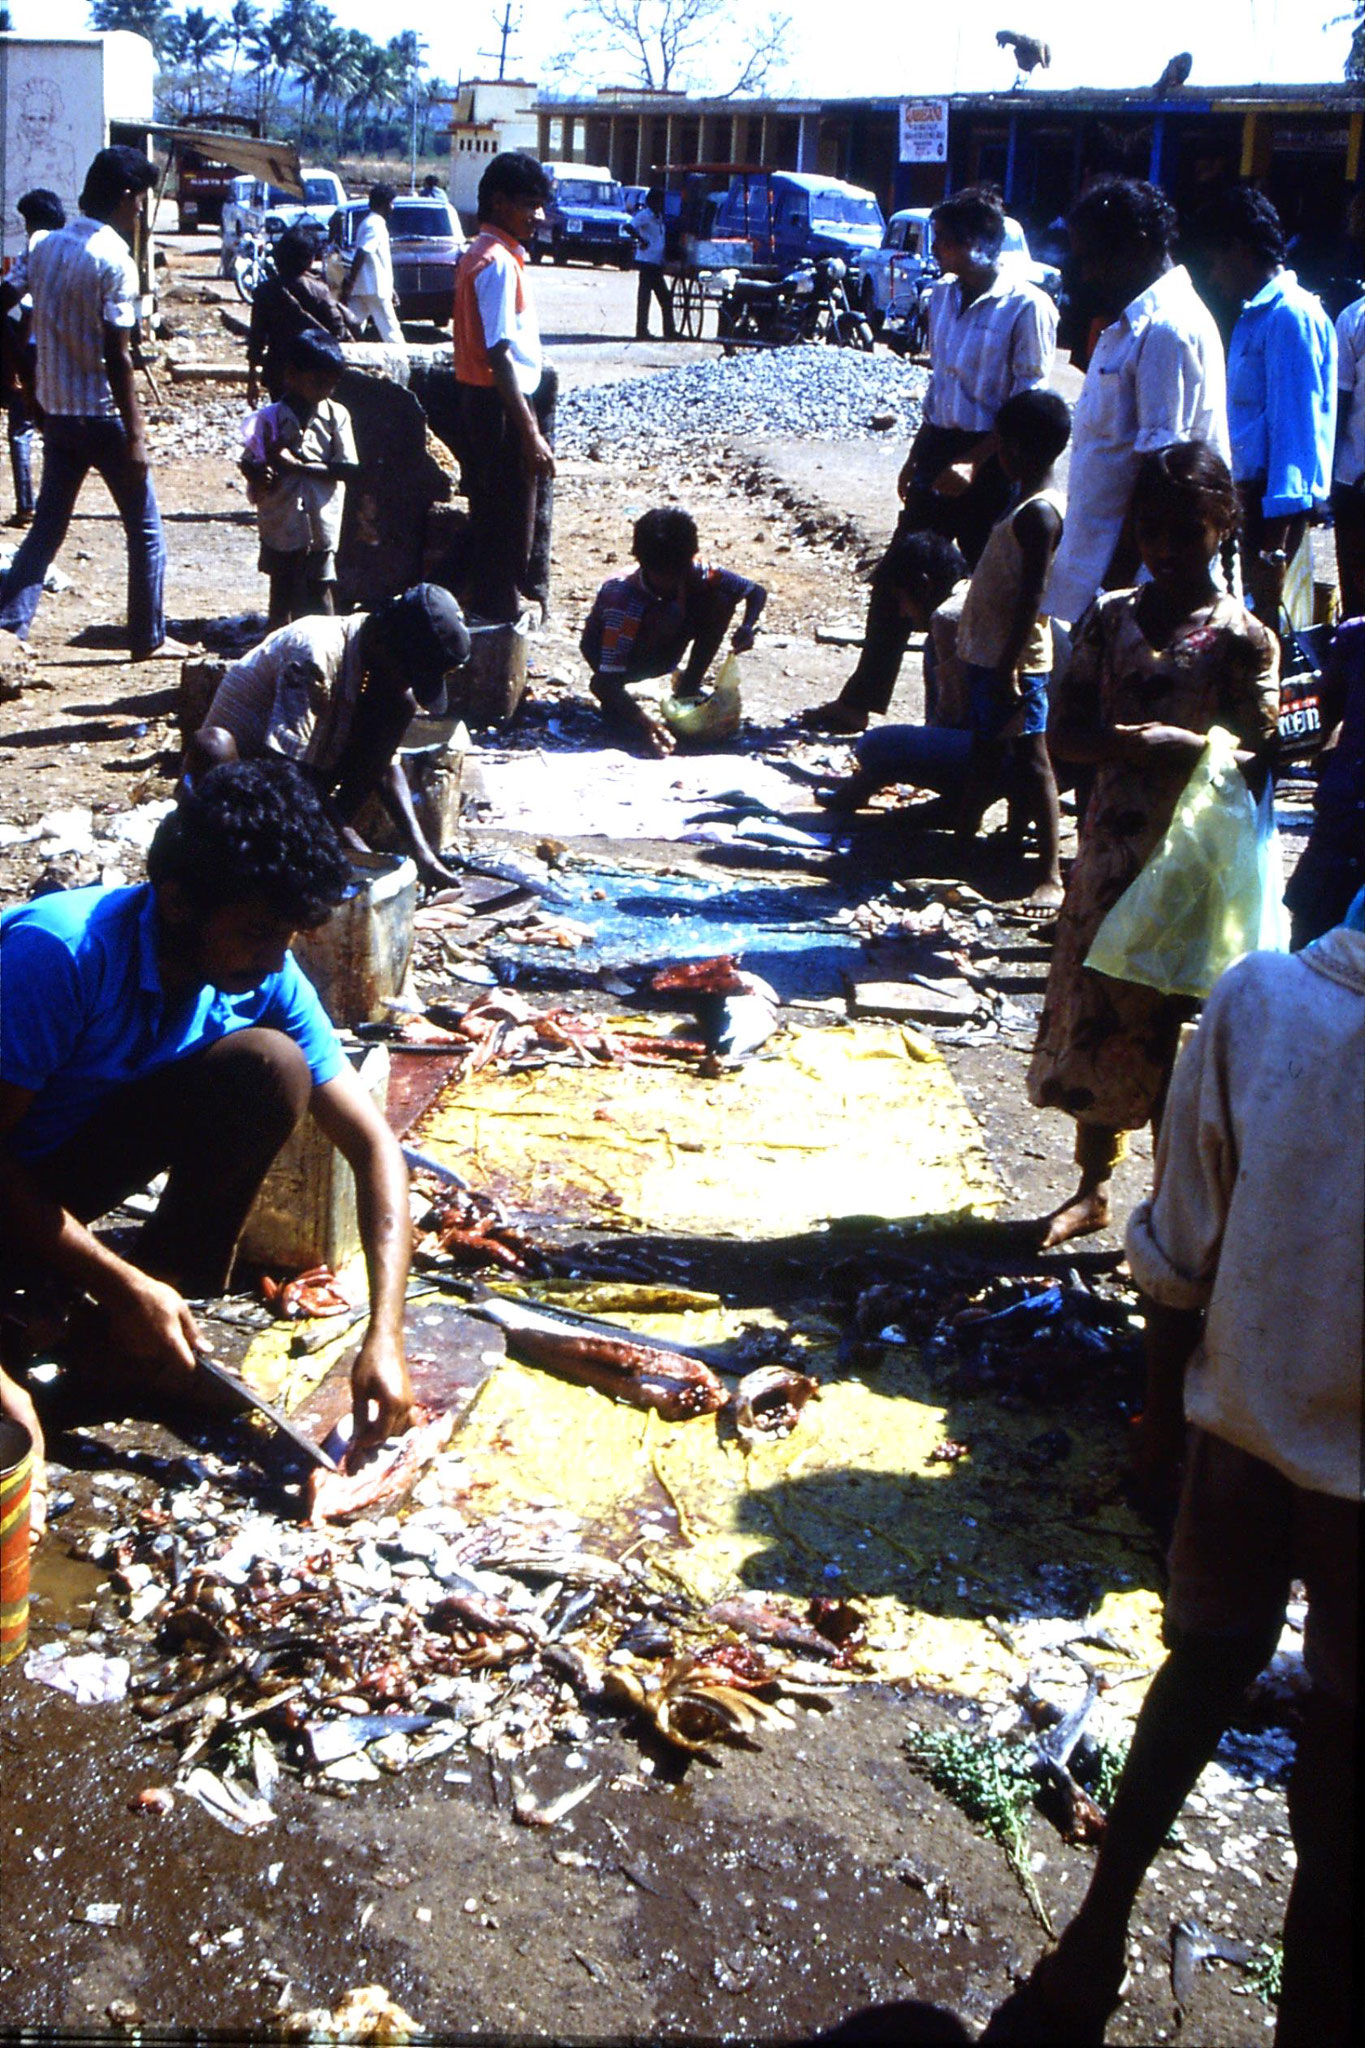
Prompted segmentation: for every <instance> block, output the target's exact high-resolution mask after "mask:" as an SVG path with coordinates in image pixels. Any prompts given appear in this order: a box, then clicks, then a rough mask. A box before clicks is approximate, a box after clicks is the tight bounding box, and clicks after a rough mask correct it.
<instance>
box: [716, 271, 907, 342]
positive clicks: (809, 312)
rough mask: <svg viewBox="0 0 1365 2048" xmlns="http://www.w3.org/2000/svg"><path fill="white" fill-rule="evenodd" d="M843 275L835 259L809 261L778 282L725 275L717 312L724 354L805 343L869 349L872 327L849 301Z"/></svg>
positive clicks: (843, 272) (845, 272)
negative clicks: (738, 350)
mask: <svg viewBox="0 0 1365 2048" xmlns="http://www.w3.org/2000/svg"><path fill="white" fill-rule="evenodd" d="M847 274H848V266H847V264H845V263H844V262H843V261H842V259H841V258H840V257H837V256H825V257H822V258H821V259H820V261H819V262H811V261H810V260H809V259H807V260H806V261H805V262H802V263H798V264H797V265H796V268H795V269H794V270H791V271H789V272H788V273H787V275H786V276H785V277H783V278H778V279H776V280H771V279H768V278H759V277H743V276H741V275H740V274H739V272H738V271H730V272H728V273H727V275H726V280H725V283H724V286H723V289H722V292H721V297H720V304H719V307H718V309H717V331H718V334H719V337H720V341H721V344H722V346H723V347H724V350H725V353H726V354H727V355H733V354H734V353H735V352H736V350H737V349H741V348H788V347H791V346H793V345H794V344H795V343H797V342H803V341H814V342H825V343H827V344H829V345H830V346H832V347H835V348H860V349H865V350H870V349H871V347H872V344H873V335H872V328H871V325H870V323H869V322H868V321H867V320H866V319H865V318H864V317H863V315H862V314H861V313H860V312H858V311H857V310H856V309H855V308H854V307H853V306H852V305H850V303H849V298H848V292H847V289H846V287H845V283H844V280H845V278H846V276H847Z"/></svg>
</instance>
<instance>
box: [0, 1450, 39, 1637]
mask: <svg viewBox="0 0 1365 2048" xmlns="http://www.w3.org/2000/svg"><path fill="white" fill-rule="evenodd" d="M32 1483H33V1444H32V1442H31V1440H30V1438H29V1434H28V1431H27V1430H26V1429H23V1428H21V1426H20V1425H19V1424H18V1423H17V1422H11V1421H10V1420H9V1418H8V1417H7V1416H0V1664H9V1663H11V1662H12V1661H13V1659H14V1658H15V1657H18V1656H20V1655H22V1653H23V1650H24V1648H25V1645H26V1644H27V1642H28V1506H29V1493H30V1489H31V1487H32Z"/></svg>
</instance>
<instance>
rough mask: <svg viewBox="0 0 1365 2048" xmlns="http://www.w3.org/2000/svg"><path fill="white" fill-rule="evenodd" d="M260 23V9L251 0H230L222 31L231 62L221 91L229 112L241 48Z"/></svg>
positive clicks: (246, 43)
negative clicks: (230, 50) (230, 5)
mask: <svg viewBox="0 0 1365 2048" xmlns="http://www.w3.org/2000/svg"><path fill="white" fill-rule="evenodd" d="M260 25H261V10H260V8H259V7H253V6H252V4H251V0H232V7H231V9H230V10H229V13H228V18H227V21H226V23H225V24H224V28H223V33H224V35H225V36H226V38H227V41H228V42H229V44H230V45H231V47H232V62H231V63H230V64H229V65H228V75H227V85H226V87H225V88H224V91H223V105H224V107H225V108H226V109H227V110H228V111H229V112H230V111H231V108H232V88H233V85H234V84H235V83H236V78H237V66H238V64H239V62H240V61H241V55H242V51H243V49H244V48H245V47H246V46H247V45H248V44H249V43H250V41H251V38H252V37H253V36H254V35H255V33H256V31H257V29H258V28H259V27H260Z"/></svg>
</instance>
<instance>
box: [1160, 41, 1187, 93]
mask: <svg viewBox="0 0 1365 2048" xmlns="http://www.w3.org/2000/svg"><path fill="white" fill-rule="evenodd" d="M1193 69H1194V59H1193V57H1192V56H1191V55H1190V53H1189V51H1188V50H1181V51H1180V53H1179V55H1178V56H1175V57H1172V59H1171V61H1170V63H1169V64H1168V65H1167V66H1166V69H1165V70H1164V71H1163V72H1162V74H1161V76H1160V78H1158V80H1157V82H1156V84H1155V85H1154V86H1153V87H1152V91H1153V92H1154V93H1155V94H1156V95H1157V97H1158V99H1164V98H1165V97H1166V94H1167V93H1168V92H1174V91H1175V89H1176V87H1177V86H1179V85H1183V84H1184V83H1185V81H1186V79H1187V78H1188V77H1189V75H1190V73H1191V72H1192V71H1193Z"/></svg>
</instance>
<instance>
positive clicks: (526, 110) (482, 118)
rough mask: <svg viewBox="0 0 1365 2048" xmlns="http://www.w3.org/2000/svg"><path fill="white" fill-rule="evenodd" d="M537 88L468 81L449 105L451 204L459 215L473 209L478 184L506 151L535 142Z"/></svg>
mask: <svg viewBox="0 0 1365 2048" xmlns="http://www.w3.org/2000/svg"><path fill="white" fill-rule="evenodd" d="M536 90H537V89H536V87H535V86H534V85H532V84H529V83H528V82H527V80H526V79H524V78H467V79H463V80H461V83H460V87H459V90H458V92H457V93H456V96H455V98H454V100H453V101H451V102H450V198H451V203H452V205H453V206H455V208H456V209H457V211H458V212H460V213H462V214H470V215H472V214H473V213H474V212H475V211H476V209H477V203H478V193H479V180H480V178H481V177H482V176H483V174H484V172H485V171H486V170H487V168H488V164H489V160H490V159H491V158H492V157H495V156H497V155H498V154H499V153H500V151H502V150H504V149H527V150H530V152H531V154H532V155H533V156H534V155H535V153H536V144H537V141H538V139H539V132H540V131H539V122H538V120H537V117H536Z"/></svg>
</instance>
